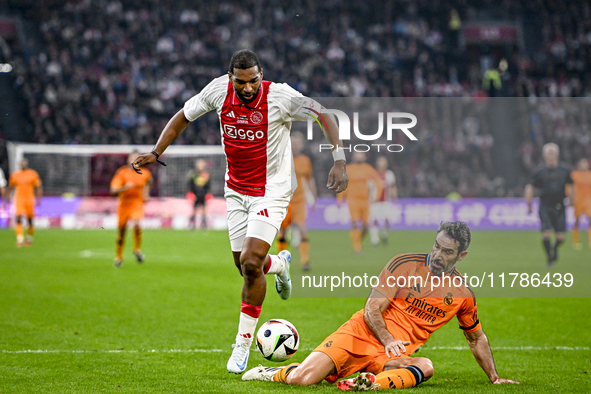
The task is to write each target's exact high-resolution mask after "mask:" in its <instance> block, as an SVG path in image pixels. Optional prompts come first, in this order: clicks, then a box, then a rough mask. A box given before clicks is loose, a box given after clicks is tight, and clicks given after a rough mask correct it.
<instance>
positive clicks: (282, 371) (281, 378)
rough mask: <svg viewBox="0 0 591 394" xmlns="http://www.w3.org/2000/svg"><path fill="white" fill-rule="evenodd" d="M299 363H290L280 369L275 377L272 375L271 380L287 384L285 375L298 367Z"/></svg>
mask: <svg viewBox="0 0 591 394" xmlns="http://www.w3.org/2000/svg"><path fill="white" fill-rule="evenodd" d="M299 365H300V363H292V364H289V365H286V366H285V367H283V368H281V369H280V370H279V371H277V373H276V374H275V375H273V380H274V381H275V382H281V383H285V384H287V380H286V379H287V375H289V374H290V373H291V371H293V370H294V369H296V368H297V367H299Z"/></svg>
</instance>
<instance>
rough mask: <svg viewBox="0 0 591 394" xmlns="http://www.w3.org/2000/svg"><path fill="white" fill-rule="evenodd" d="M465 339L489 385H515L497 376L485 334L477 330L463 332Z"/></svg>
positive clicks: (480, 329) (511, 381)
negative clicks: (488, 380) (489, 382)
mask: <svg viewBox="0 0 591 394" xmlns="http://www.w3.org/2000/svg"><path fill="white" fill-rule="evenodd" d="M464 335H465V336H466V339H467V340H468V344H469V345H470V350H471V351H472V354H473V355H474V358H475V359H476V362H477V363H478V365H480V367H481V368H482V370H483V371H484V372H485V373H486V375H487V376H488V378H489V379H490V381H491V383H493V384H501V383H516V384H519V382H515V381H513V380H509V379H501V378H500V377H499V374H498V373H497V368H496V366H495V360H494V358H493V355H492V351H491V350H490V345H489V343H488V338H487V337H486V334H485V333H484V331H483V330H482V328H479V329H478V330H477V331H474V332H464Z"/></svg>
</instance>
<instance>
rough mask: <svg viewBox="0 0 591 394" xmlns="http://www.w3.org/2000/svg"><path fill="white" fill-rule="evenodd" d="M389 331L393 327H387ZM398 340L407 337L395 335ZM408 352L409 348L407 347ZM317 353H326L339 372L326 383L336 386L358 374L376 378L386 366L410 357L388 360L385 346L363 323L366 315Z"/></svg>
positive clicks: (347, 325) (351, 322) (348, 324)
mask: <svg viewBox="0 0 591 394" xmlns="http://www.w3.org/2000/svg"><path fill="white" fill-rule="evenodd" d="M388 329H390V328H388ZM392 334H393V335H395V337H396V338H405V337H406V336H407V335H402V333H392ZM407 350H409V348H408V347H407ZM314 351H315V352H322V353H324V354H326V355H327V356H328V357H330V358H331V360H332V361H333V362H334V365H335V367H336V370H337V372H336V373H335V374H333V375H329V376H327V377H326V381H327V382H329V383H334V382H336V381H337V380H338V379H341V378H344V377H347V376H349V375H351V374H354V373H355V372H371V373H373V374H375V375H377V374H378V373H380V372H382V371H383V370H384V365H385V364H386V363H387V362H388V361H390V360H395V359H399V358H409V356H407V355H402V356H401V357H394V356H391V358H388V356H386V352H385V351H384V345H382V344H381V343H380V342H379V341H378V340H377V339H376V338H375V337H374V336H373V334H371V332H370V331H369V328H368V327H367V326H366V325H365V323H364V322H363V316H361V317H357V318H353V319H351V320H349V321H347V322H346V323H345V324H343V325H342V326H341V327H340V328H339V329H338V330H336V331H335V332H334V333H332V334H331V335H329V336H328V337H327V338H326V339H325V340H324V341H322V344H321V345H320V346H318V347H317V348H316V349H314Z"/></svg>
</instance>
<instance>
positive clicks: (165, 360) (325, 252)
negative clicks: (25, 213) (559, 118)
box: [0, 230, 591, 393]
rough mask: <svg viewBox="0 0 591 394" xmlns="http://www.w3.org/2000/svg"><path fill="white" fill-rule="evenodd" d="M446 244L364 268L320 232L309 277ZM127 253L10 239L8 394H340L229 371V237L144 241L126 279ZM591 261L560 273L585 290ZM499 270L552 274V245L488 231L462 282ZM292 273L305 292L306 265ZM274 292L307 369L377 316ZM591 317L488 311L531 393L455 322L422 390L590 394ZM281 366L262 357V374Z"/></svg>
mask: <svg viewBox="0 0 591 394" xmlns="http://www.w3.org/2000/svg"><path fill="white" fill-rule="evenodd" d="M433 239H434V232H392V233H390V244H389V245H388V246H387V247H386V246H380V247H377V248H372V247H371V246H370V245H368V244H367V240H366V243H365V244H364V248H365V251H364V255H363V256H362V258H361V259H357V260H355V259H350V258H348V257H347V256H350V255H351V250H350V248H351V247H350V244H349V240H348V234H347V233H346V232H340V233H338V232H337V233H323V232H313V233H312V234H311V240H312V245H311V256H312V259H313V260H312V263H313V267H314V268H313V270H312V271H311V272H310V274H311V275H314V274H318V275H320V274H327V275H328V274H329V273H333V272H335V270H340V269H342V267H352V266H353V265H355V264H357V265H358V263H359V262H360V261H361V262H364V264H365V265H363V267H362V268H363V269H365V270H368V272H371V271H376V272H375V273H376V274H377V272H379V270H380V269H381V267H383V265H384V264H385V263H386V261H387V260H388V259H389V258H390V257H391V256H393V255H394V254H397V253H401V252H422V251H429V250H430V247H431V244H432V242H433ZM114 240H115V233H114V231H109V230H96V231H90V230H85V231H61V230H39V231H37V234H36V237H35V243H34V245H33V246H32V247H29V248H21V249H17V248H16V247H15V244H14V233H13V232H12V231H9V230H2V231H0V393H101V392H107V393H201V392H203V393H275V392H278V393H305V392H306V393H307V392H314V393H336V392H337V391H338V390H337V389H336V387H335V386H333V385H329V384H327V383H322V384H320V385H318V386H314V387H290V386H286V385H280V384H274V383H268V382H242V381H241V380H240V377H239V376H236V375H231V374H228V373H227V372H226V368H225V366H226V361H227V358H228V356H229V355H230V351H231V347H230V345H231V343H232V342H233V339H234V335H235V333H236V329H237V325H238V311H239V305H240V289H241V286H242V280H241V277H240V276H239V274H238V271H237V270H236V268H235V267H234V265H233V262H232V260H231V253H230V248H229V241H228V238H227V233H226V232H216V231H210V232H208V233H201V232H199V231H196V232H184V231H166V230H161V231H145V232H144V247H143V250H144V253H145V254H146V263H145V264H143V265H139V264H137V263H136V262H135V260H134V258H133V255H132V254H131V251H130V249H131V245H130V244H131V239H130V237H129V235H128V245H127V248H126V254H125V260H124V263H123V267H122V268H120V269H115V268H114V267H113V257H114V256H113V254H114ZM590 257H591V251H589V250H583V251H580V252H577V251H574V250H573V249H572V247H571V245H570V241H567V243H566V244H565V245H564V246H563V247H562V249H561V260H560V261H559V263H558V266H557V267H558V268H557V269H560V270H562V269H564V270H570V271H572V272H574V273H575V274H576V275H581V277H584V273H585V271H588V270H589V267H591V258H590ZM493 264H496V265H495V267H497V269H507V270H511V271H517V272H525V271H527V272H533V271H539V272H547V270H546V268H545V265H544V261H543V255H542V250H541V243H540V235H539V233H535V232H508V233H501V232H475V233H474V236H473V245H472V246H471V248H470V254H469V255H468V257H467V258H466V260H465V261H464V262H461V263H460V264H459V265H458V268H459V270H460V271H462V272H464V271H468V270H472V271H474V272H476V271H477V270H478V269H481V268H483V267H484V268H487V267H489V266H491V265H493ZM339 272H340V271H339ZM292 274H293V277H294V283H295V285H296V287H297V283H296V282H297V280H298V278H299V275H300V274H301V272H300V269H299V266H298V264H297V262H294V264H293V266H292ZM269 280H272V278H269ZM268 290H269V291H268V294H267V299H266V301H265V304H264V306H263V312H262V315H261V319H260V323H262V322H264V321H266V320H268V319H270V318H284V319H287V320H289V321H291V322H292V323H294V325H295V326H296V327H297V328H298V330H299V332H300V335H301V343H300V350H299V351H298V352H297V353H296V355H295V356H294V357H293V361H302V360H303V359H304V357H305V356H306V355H307V354H309V352H310V351H311V349H313V348H314V347H316V346H317V345H318V344H319V343H320V341H321V340H322V339H323V338H324V337H326V336H327V335H328V334H330V333H331V332H333V331H334V330H335V329H336V328H337V327H338V326H339V325H341V324H342V323H343V322H344V321H345V320H346V319H348V318H349V317H350V315H351V314H352V313H354V312H355V311H357V310H358V309H360V308H362V307H363V303H364V299H363V298H325V299H318V298H305V297H294V298H292V299H290V300H288V301H282V300H280V299H279V297H278V296H277V295H276V294H275V290H274V288H273V285H272V282H269V287H268ZM298 291H300V293H299V294H300V296H301V295H302V294H301V289H297V288H296V290H294V293H297V292H298ZM296 295H297V294H296ZM476 295H477V297H478V291H477V292H476ZM526 295H527V294H526ZM576 295H578V296H580V294H576ZM590 310H591V301H590V300H589V298H566V299H547V298H546V299H545V298H529V299H523V298H521V299H520V298H516V299H513V298H511V299H508V298H494V299H493V298H481V299H479V314H480V319H481V321H482V324H483V328H484V330H485V331H486V333H487V334H488V336H489V339H490V342H491V345H492V348H493V354H494V356H495V360H496V363H497V368H498V370H499V374H500V375H501V377H508V378H510V379H514V380H518V381H520V382H521V384H520V385H519V386H513V385H502V386H493V385H491V384H490V383H489V382H488V379H487V378H486V376H485V374H484V373H483V372H482V370H481V369H480V367H478V365H477V364H476V362H475V360H474V358H473V356H472V354H471V353H470V351H469V350H466V342H465V340H464V337H463V335H462V333H461V330H459V329H458V327H457V321H456V320H455V319H454V320H452V322H451V323H450V324H448V325H447V326H445V327H444V328H442V329H441V330H439V331H438V332H436V333H435V335H433V337H432V338H431V339H430V341H429V342H428V343H427V345H426V346H424V347H423V348H422V349H421V351H420V353H419V354H420V355H422V356H426V357H429V358H430V359H431V360H432V361H433V363H434V365H435V376H434V377H433V378H432V379H431V380H430V381H428V382H426V383H423V384H422V385H420V386H419V387H418V388H415V389H412V390H415V391H417V392H420V393H476V392H478V393H506V392H511V393H514V392H515V393H522V392H528V393H538V392H548V393H574V392H581V393H583V392H589V391H590V387H591V363H590V362H591V361H590V360H591V351H590V350H589V349H590V347H591V333H590V330H591V313H590ZM28 350H30V351H32V352H27V351H28ZM269 363H270V362H268V361H266V360H264V359H263V358H262V357H261V356H260V355H259V354H258V352H257V351H256V350H255V349H254V347H253V350H252V351H251V358H250V361H249V367H254V366H256V365H257V364H269Z"/></svg>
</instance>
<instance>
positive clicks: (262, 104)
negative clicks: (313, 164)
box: [133, 49, 348, 373]
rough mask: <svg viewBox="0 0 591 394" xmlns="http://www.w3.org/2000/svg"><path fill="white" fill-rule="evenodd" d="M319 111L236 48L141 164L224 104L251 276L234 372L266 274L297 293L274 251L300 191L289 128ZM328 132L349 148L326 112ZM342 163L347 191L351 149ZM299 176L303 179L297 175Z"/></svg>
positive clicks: (241, 262)
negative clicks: (271, 249) (295, 191)
mask: <svg viewBox="0 0 591 394" xmlns="http://www.w3.org/2000/svg"><path fill="white" fill-rule="evenodd" d="M307 108H308V109H312V110H315V111H319V110H320V108H321V106H320V104H318V103H317V102H316V101H314V100H312V99H309V98H306V97H304V96H302V94H301V93H299V92H298V91H296V90H294V89H293V88H291V87H290V86H289V85H287V84H279V83H273V82H269V81H263V69H262V68H261V65H260V61H259V59H258V57H257V55H256V54H255V53H254V52H252V51H249V50H245V49H243V50H240V51H237V52H235V53H234V55H233V56H232V59H231V60H230V67H229V72H228V74H227V75H224V76H221V77H219V78H216V79H214V80H213V81H212V82H210V83H209V84H208V85H207V86H206V87H205V88H203V90H202V91H201V92H200V93H199V94H197V95H196V96H194V97H192V98H191V99H189V100H188V101H187V102H186V103H185V106H184V108H183V109H181V110H180V111H179V112H177V113H176V115H174V116H173V117H172V119H170V121H169V122H168V124H167V125H166V127H165V128H164V130H163V131H162V134H161V135H160V138H159V139H158V142H157V143H156V146H155V147H154V150H153V151H152V152H150V153H146V154H143V155H141V156H139V157H138V158H137V159H136V161H135V162H134V163H133V167H134V168H135V169H136V171H138V172H141V169H140V167H142V166H144V165H148V164H151V163H153V162H154V161H156V160H157V159H158V158H159V156H160V155H161V154H162V153H163V152H164V150H165V149H166V148H167V147H168V146H169V145H170V144H171V143H172V142H173V141H174V140H175V139H176V138H177V137H178V136H179V135H180V134H181V133H182V132H183V130H184V129H185V128H186V127H187V125H188V124H189V122H192V121H194V120H195V119H197V118H198V117H200V116H201V115H203V114H205V113H207V112H209V111H211V110H214V109H215V110H216V112H217V114H218V116H219V118H220V127H221V134H222V145H223V147H224V151H225V154H226V160H227V167H226V186H225V192H224V195H225V197H226V201H227V210H228V228H229V235H230V244H231V247H232V253H233V256H234V263H235V264H236V267H238V270H239V271H240V274H241V275H242V276H243V277H244V284H243V287H242V306H241V308H240V323H239V326H238V334H237V335H236V343H235V344H234V345H232V346H233V348H234V350H233V352H232V356H231V357H230V359H229V360H228V363H227V369H228V372H234V373H242V372H243V371H244V370H245V369H246V366H247V363H248V356H249V349H250V346H251V344H252V340H253V337H254V331H255V329H256V324H257V321H258V317H259V315H260V313H261V305H262V304H263V300H264V298H265V293H266V286H267V282H266V279H265V276H264V275H265V274H275V286H276V288H277V292H278V293H279V295H280V297H281V298H283V299H287V298H289V296H290V294H291V281H290V278H289V264H290V260H291V255H290V254H289V252H288V251H283V252H280V254H279V255H278V256H271V255H269V254H268V251H269V247H270V245H271V244H272V243H273V240H274V238H275V236H276V235H277V232H278V231H279V227H280V225H281V222H282V221H283V219H284V217H285V214H286V212H287V207H288V205H289V201H290V199H291V195H292V192H293V190H292V156H291V148H290V138H289V132H290V128H291V122H292V121H294V120H299V121H307V119H308V116H307V115H305V114H304V112H308V109H307ZM326 121H327V130H325V135H326V138H327V139H328V141H329V143H330V144H332V145H333V146H342V145H343V144H342V142H341V141H340V140H339V137H338V128H337V125H336V121H335V120H334V118H333V117H332V116H327V117H326ZM333 157H334V159H335V164H334V167H333V168H332V169H331V170H330V173H329V175H328V184H327V187H328V188H329V189H330V190H332V191H334V192H336V193H339V192H342V191H343V190H345V189H346V187H347V183H348V179H347V173H346V171H345V165H346V163H345V155H344V153H343V151H342V150H339V151H336V150H335V151H333ZM294 180H295V179H294Z"/></svg>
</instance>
